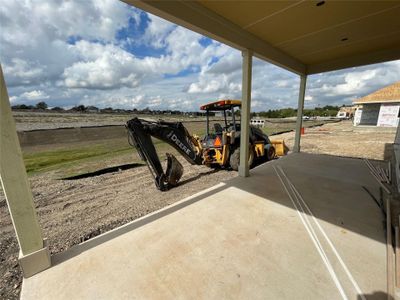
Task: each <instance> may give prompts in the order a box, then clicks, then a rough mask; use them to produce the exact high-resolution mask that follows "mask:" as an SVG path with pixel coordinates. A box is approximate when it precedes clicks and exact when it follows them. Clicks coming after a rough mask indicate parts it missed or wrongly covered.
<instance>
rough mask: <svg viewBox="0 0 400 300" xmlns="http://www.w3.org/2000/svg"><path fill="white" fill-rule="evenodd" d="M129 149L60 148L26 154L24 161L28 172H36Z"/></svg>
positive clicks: (100, 146) (128, 148)
mask: <svg viewBox="0 0 400 300" xmlns="http://www.w3.org/2000/svg"><path fill="white" fill-rule="evenodd" d="M129 150H131V147H116V148H113V149H110V148H109V147H107V146H103V145H97V146H94V147H83V148H72V149H59V150H54V151H43V152H36V153H29V154H24V161H25V167H26V170H27V172H28V173H36V172H40V171H45V170H49V169H52V168H54V167H57V166H62V165H66V164H68V163H73V162H76V161H79V160H84V159H88V158H93V157H100V156H105V155H117V154H121V153H123V152H127V151H129ZM131 151H132V150H131Z"/></svg>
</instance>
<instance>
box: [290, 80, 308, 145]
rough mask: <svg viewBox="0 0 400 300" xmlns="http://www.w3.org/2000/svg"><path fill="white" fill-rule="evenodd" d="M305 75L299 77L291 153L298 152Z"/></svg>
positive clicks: (305, 81)
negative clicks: (294, 130)
mask: <svg viewBox="0 0 400 300" xmlns="http://www.w3.org/2000/svg"><path fill="white" fill-rule="evenodd" d="M306 83H307V75H300V90H299V102H298V104H297V121H296V135H295V139H294V146H293V152H300V136H301V135H300V131H301V126H302V123H303V108H304V95H305V93H306Z"/></svg>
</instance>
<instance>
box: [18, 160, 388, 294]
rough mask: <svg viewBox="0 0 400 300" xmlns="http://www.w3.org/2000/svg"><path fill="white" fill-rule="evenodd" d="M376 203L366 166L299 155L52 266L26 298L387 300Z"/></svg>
mask: <svg viewBox="0 0 400 300" xmlns="http://www.w3.org/2000/svg"><path fill="white" fill-rule="evenodd" d="M274 166H275V167H278V166H281V167H282V169H283V170H284V172H285V173H286V175H287V177H288V178H290V181H291V182H292V183H293V185H294V186H295V188H296V189H297V190H298V192H299V194H300V195H301V196H302V199H303V200H304V202H305V203H306V204H307V206H308V207H309V208H310V210H311V213H312V215H313V216H315V218H313V217H312V215H311V213H310V212H307V213H301V209H302V208H301V206H299V205H298V204H299V203H298V204H296V202H295V201H293V199H291V198H290V197H289V195H288V193H287V192H286V191H285V189H284V186H283V185H282V182H281V181H280V179H279V178H278V176H277V173H276V171H275V169H274ZM373 197H375V198H376V199H379V186H378V184H377V183H376V182H375V180H374V178H373V177H372V176H371V175H370V173H369V172H368V168H367V167H366V165H365V164H364V162H363V161H362V160H359V159H350V158H340V157H333V156H326V155H312V154H303V153H302V154H291V155H289V156H287V157H284V158H281V159H279V160H276V161H274V162H270V163H267V164H264V165H262V166H259V167H257V168H255V169H253V170H252V171H251V177H249V178H240V177H238V178H234V179H232V180H230V181H228V182H225V183H222V184H219V185H217V186H215V187H214V188H212V189H209V190H207V191H204V192H203V193H202V194H198V195H194V196H192V197H190V198H188V199H185V200H183V201H180V202H178V203H176V204H174V205H172V206H170V207H167V208H165V209H163V210H161V211H158V212H155V213H153V214H151V215H148V216H145V217H143V218H141V219H139V220H136V221H134V222H132V223H129V224H127V225H125V226H123V227H120V228H118V229H115V230H113V231H111V232H108V233H106V234H104V235H102V236H99V237H97V238H94V239H92V240H89V241H87V242H85V243H83V244H81V245H78V246H76V247H74V248H71V249H69V250H67V251H66V252H64V253H62V254H59V255H57V256H55V257H53V263H54V266H53V267H51V268H50V269H48V270H45V271H43V272H41V273H39V274H37V275H35V276H33V277H31V278H28V279H24V282H23V287H22V292H21V299H24V300H26V299H177V298H178V299H221V298H238V299H365V298H367V299H368V297H374V298H373V299H380V298H381V297H382V299H385V298H387V295H386V242H385V234H384V226H383V224H384V223H383V214H382V212H381V211H380V209H379V207H378V206H377V204H376V202H375V201H374V199H373ZM304 207H305V206H303V209H305V210H306V208H304ZM307 224H308V225H307Z"/></svg>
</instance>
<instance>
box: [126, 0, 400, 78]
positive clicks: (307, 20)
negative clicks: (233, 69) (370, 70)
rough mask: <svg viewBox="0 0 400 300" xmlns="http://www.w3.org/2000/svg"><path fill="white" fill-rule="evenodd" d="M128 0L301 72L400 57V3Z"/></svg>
mask: <svg viewBox="0 0 400 300" xmlns="http://www.w3.org/2000/svg"><path fill="white" fill-rule="evenodd" d="M123 1H124V2H126V3H128V4H131V5H134V6H136V7H138V8H140V9H143V10H145V11H147V12H149V13H152V14H154V15H157V16H159V17H162V18H164V19H166V20H169V21H171V22H174V23H176V24H178V25H181V26H184V27H186V28H188V29H191V30H193V31H195V32H198V33H200V34H203V35H205V36H208V37H210V38H212V39H215V40H217V41H220V42H222V43H225V44H227V45H229V46H232V47H234V48H236V49H238V50H245V49H250V50H251V51H253V53H254V55H255V56H256V57H258V58H261V59H263V60H266V61H268V62H270V63H273V64H275V65H277V66H280V67H282V68H285V69H287V70H289V71H292V72H294V73H297V74H304V75H306V74H315V73H322V72H327V71H334V70H339V69H344V68H350V67H356V66H362V65H367V64H373V63H380V62H385V61H390V60H397V59H400V18H398V16H399V15H400V3H398V2H396V1H329V2H327V3H324V4H323V5H317V1H298V0H297V1H248V2H246V1H203V0H200V1H184V0H176V1H147V0H144V1H143V0H123ZM320 2H325V1H320ZM319 6H320V7H319Z"/></svg>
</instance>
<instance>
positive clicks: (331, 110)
mask: <svg viewBox="0 0 400 300" xmlns="http://www.w3.org/2000/svg"><path fill="white" fill-rule="evenodd" d="M339 109H340V107H339V106H332V105H326V106H324V107H316V108H313V109H304V110H303V115H304V116H308V117H335V116H336V114H337V113H338V111H339ZM256 116H258V117H263V118H289V117H296V116H297V109H294V108H281V109H270V110H268V111H262V112H258V113H252V117H256Z"/></svg>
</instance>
